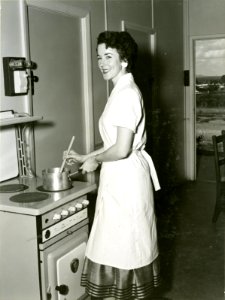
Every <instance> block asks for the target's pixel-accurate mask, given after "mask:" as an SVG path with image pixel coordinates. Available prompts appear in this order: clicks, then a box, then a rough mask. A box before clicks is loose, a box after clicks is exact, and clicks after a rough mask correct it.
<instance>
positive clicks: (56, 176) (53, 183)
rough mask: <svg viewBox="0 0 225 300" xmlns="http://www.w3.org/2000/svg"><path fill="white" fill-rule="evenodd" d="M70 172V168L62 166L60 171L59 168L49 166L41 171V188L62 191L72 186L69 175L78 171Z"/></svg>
mask: <svg viewBox="0 0 225 300" xmlns="http://www.w3.org/2000/svg"><path fill="white" fill-rule="evenodd" d="M78 172H79V170H78V171H76V172H74V173H70V170H69V169H67V168H64V169H63V171H62V172H60V168H49V169H45V170H43V171H42V179H43V189H44V190H46V191H52V192H56V191H63V190H67V189H70V188H71V187H72V180H71V178H70V177H71V176H72V175H74V174H76V173H78Z"/></svg>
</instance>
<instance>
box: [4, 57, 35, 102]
mask: <svg viewBox="0 0 225 300" xmlns="http://www.w3.org/2000/svg"><path fill="white" fill-rule="evenodd" d="M27 69H33V63H32V62H29V61H26V59H25V58H24V57H3V70H4V82H5V95H6V96H17V95H26V94H27V93H28V90H29V80H28V73H27Z"/></svg>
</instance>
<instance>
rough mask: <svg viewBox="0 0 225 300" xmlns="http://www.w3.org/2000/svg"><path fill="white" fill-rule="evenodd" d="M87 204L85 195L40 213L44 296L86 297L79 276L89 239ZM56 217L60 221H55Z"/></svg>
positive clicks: (57, 299) (60, 299) (59, 299)
mask: <svg viewBox="0 0 225 300" xmlns="http://www.w3.org/2000/svg"><path fill="white" fill-rule="evenodd" d="M87 205H88V200H86V199H84V198H83V197H82V198H80V199H76V200H74V201H72V202H70V203H67V204H66V205H64V206H63V207H59V208H57V209H56V210H53V211H51V212H48V213H46V214H44V215H43V216H42V217H41V226H40V229H41V230H40V232H39V233H40V238H39V240H40V242H39V257H40V272H41V290H42V300H50V299H54V300H75V299H84V298H85V291H84V288H83V287H81V286H80V278H81V272H82V266H83V261H84V253H85V249H86V243H87V239H88V218H87V208H86V206H87ZM57 219H60V221H59V222H56V223H55V220H57ZM49 223H50V224H49Z"/></svg>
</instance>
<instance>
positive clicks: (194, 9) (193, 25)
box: [185, 0, 225, 36]
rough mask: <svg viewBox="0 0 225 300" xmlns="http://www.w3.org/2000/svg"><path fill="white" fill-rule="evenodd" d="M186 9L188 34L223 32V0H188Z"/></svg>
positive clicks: (224, 12)
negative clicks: (187, 12) (187, 10)
mask: <svg viewBox="0 0 225 300" xmlns="http://www.w3.org/2000/svg"><path fill="white" fill-rule="evenodd" d="M185 1H187V0H185ZM188 9H189V35H190V36H193V35H214V34H224V33H225V17H224V16H225V1H224V0H213V1H212V0H188Z"/></svg>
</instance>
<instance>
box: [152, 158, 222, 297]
mask: <svg viewBox="0 0 225 300" xmlns="http://www.w3.org/2000/svg"><path fill="white" fill-rule="evenodd" d="M203 161H204V164H203V163H202V162H203ZM199 162H200V160H199ZM206 164H208V166H207V168H206ZM209 165H210V167H209ZM199 166H201V168H199V169H198V178H197V181H196V182H188V183H186V184H184V185H182V186H180V187H179V188H176V189H174V190H173V191H171V193H170V194H169V195H165V196H158V197H156V201H157V202H156V213H157V218H158V238H159V250H160V260H161V276H162V285H161V287H160V288H159V289H158V291H157V294H156V299H165V300H166V299H167V300H222V299H224V223H225V222H224V221H225V218H224V214H223V213H222V214H221V215H220V216H219V219H218V221H217V223H216V224H213V223H212V222H211V218H212V212H213V208H214V202H215V183H214V178H213V176H214V175H213V170H214V168H213V164H212V160H210V159H209V158H207V157H201V164H199ZM211 167H212V168H211ZM202 168H203V170H202ZM206 170H207V172H208V174H207V172H206Z"/></svg>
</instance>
